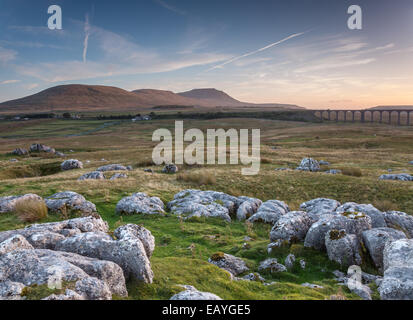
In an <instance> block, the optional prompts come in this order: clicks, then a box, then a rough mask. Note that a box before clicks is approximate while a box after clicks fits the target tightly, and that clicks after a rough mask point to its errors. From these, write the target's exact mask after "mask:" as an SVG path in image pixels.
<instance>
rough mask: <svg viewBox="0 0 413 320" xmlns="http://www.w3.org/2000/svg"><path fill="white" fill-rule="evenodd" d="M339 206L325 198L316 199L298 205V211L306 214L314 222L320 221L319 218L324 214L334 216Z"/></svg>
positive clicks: (339, 204)
mask: <svg viewBox="0 0 413 320" xmlns="http://www.w3.org/2000/svg"><path fill="white" fill-rule="evenodd" d="M340 206H341V203H340V202H338V201H336V200H333V199H326V198H317V199H313V200H310V201H307V202H304V203H302V204H301V205H300V209H301V210H303V211H305V212H307V213H308V215H309V216H310V218H311V219H312V220H313V221H314V222H316V221H318V220H319V219H320V217H321V216H323V215H326V214H334V212H335V211H336V210H337V208H338V207H340Z"/></svg>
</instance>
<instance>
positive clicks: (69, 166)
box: [60, 159, 83, 171]
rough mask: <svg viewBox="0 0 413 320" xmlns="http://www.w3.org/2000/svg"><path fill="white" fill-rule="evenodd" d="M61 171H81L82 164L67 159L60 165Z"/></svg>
mask: <svg viewBox="0 0 413 320" xmlns="http://www.w3.org/2000/svg"><path fill="white" fill-rule="evenodd" d="M60 167H61V168H62V170H64V171H67V170H75V169H83V163H82V162H81V161H79V160H76V159H69V160H65V161H63V162H62V164H61V165H60Z"/></svg>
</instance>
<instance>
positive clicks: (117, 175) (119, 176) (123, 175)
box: [109, 173, 128, 180]
mask: <svg viewBox="0 0 413 320" xmlns="http://www.w3.org/2000/svg"><path fill="white" fill-rule="evenodd" d="M127 178H128V175H127V174H126V173H115V174H114V175H113V176H112V177H111V178H110V179H109V180H118V179H127Z"/></svg>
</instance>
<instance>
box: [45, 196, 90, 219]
mask: <svg viewBox="0 0 413 320" xmlns="http://www.w3.org/2000/svg"><path fill="white" fill-rule="evenodd" d="M45 202H46V205H47V208H48V209H49V210H50V211H51V212H53V213H60V214H64V215H72V214H74V215H81V216H87V215H92V214H94V213H96V212H97V210H96V206H95V205H94V204H93V203H92V202H90V201H87V200H86V199H85V198H84V197H83V196H82V195H80V194H78V193H76V192H73V191H65V192H58V193H55V194H54V195H52V196H50V197H47V198H46V199H45Z"/></svg>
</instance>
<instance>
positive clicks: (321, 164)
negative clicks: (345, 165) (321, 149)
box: [318, 160, 330, 166]
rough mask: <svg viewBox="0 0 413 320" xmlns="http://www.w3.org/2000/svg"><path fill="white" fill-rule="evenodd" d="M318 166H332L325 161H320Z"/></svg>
mask: <svg viewBox="0 0 413 320" xmlns="http://www.w3.org/2000/svg"><path fill="white" fill-rule="evenodd" d="M318 164H319V165H320V166H329V165H330V162H328V161H324V160H320V161H318Z"/></svg>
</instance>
